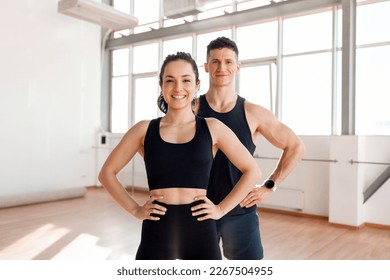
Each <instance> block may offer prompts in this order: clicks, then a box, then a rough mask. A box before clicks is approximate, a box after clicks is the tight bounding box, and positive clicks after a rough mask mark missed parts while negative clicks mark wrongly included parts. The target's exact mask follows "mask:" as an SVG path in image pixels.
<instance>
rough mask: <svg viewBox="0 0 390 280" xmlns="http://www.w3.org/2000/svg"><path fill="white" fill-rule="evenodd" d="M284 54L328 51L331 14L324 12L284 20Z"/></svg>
mask: <svg viewBox="0 0 390 280" xmlns="http://www.w3.org/2000/svg"><path fill="white" fill-rule="evenodd" d="M283 39H284V46H283V52H284V54H291V53H300V52H307V51H315V50H323V49H330V48H331V47H332V13H331V12H325V13H319V14H313V15H308V16H301V17H295V18H290V19H285V20H284V23H283Z"/></svg>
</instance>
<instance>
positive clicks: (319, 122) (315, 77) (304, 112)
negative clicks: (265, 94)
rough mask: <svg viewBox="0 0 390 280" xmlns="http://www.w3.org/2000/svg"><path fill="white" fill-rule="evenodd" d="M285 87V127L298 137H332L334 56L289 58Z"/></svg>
mask: <svg viewBox="0 0 390 280" xmlns="http://www.w3.org/2000/svg"><path fill="white" fill-rule="evenodd" d="M282 87H283V99H282V118H283V122H284V123H286V124H287V125H288V126H290V127H291V128H292V129H293V130H294V131H295V132H296V133H297V134H304V135H330V134H331V133H332V131H331V127H332V125H331V123H332V57H331V53H324V54H315V55H304V56H296V57H289V58H285V59H284V61H283V85H282Z"/></svg>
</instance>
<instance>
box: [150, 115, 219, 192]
mask: <svg viewBox="0 0 390 280" xmlns="http://www.w3.org/2000/svg"><path fill="white" fill-rule="evenodd" d="M195 120H196V132H195V136H194V138H193V139H192V140H190V141H189V142H187V143H179V144H175V143H169V142H166V141H164V140H163V139H162V138H161V136H160V121H161V118H157V119H154V120H152V121H150V124H149V127H148V130H147V132H146V135H145V141H144V161H145V167H146V174H147V178H148V184H149V189H150V190H154V189H164V188H199V189H207V186H208V182H209V177H210V170H211V165H212V162H213V141H212V138H211V135H210V131H209V128H208V126H207V123H206V120H205V119H204V118H200V117H195Z"/></svg>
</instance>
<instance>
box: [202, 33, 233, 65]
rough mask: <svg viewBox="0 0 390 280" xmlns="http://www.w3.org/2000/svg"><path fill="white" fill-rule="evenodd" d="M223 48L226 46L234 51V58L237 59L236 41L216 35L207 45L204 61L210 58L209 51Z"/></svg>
mask: <svg viewBox="0 0 390 280" xmlns="http://www.w3.org/2000/svg"><path fill="white" fill-rule="evenodd" d="M223 48H228V49H231V50H232V51H234V52H235V53H236V58H237V59H238V47H237V45H236V43H235V42H234V41H233V40H230V39H229V38H226V37H218V38H217V39H215V40H212V41H211V42H210V43H209V45H208V46H207V57H206V61H208V60H209V58H210V52H211V51H212V50H215V49H223Z"/></svg>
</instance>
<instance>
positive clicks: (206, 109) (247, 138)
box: [198, 95, 256, 215]
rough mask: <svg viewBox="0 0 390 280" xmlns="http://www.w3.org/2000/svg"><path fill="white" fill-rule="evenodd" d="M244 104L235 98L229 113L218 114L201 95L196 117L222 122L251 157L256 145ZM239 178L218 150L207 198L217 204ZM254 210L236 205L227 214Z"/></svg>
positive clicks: (242, 100) (234, 168) (241, 98)
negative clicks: (210, 118)
mask: <svg viewBox="0 0 390 280" xmlns="http://www.w3.org/2000/svg"><path fill="white" fill-rule="evenodd" d="M244 103H245V99H244V98H243V97H241V96H237V102H236V105H235V106H234V108H233V109H232V110H231V111H230V112H226V113H218V112H216V111H214V110H213V109H212V108H211V107H210V105H209V104H208V103H207V100H206V96H205V95H201V96H200V97H199V109H198V116H201V117H213V118H216V119H219V120H220V121H222V122H223V123H224V124H225V125H227V126H228V127H229V128H230V129H231V130H232V131H233V132H234V133H235V134H236V135H237V137H238V139H240V141H241V143H242V144H243V145H244V146H245V147H246V148H247V149H248V151H249V152H250V153H251V154H252V155H253V154H254V152H255V149H256V145H255V144H254V143H253V140H252V133H251V131H250V128H249V125H248V122H247V120H246V115H245V107H244ZM241 176H242V173H241V171H240V170H238V169H237V168H236V167H235V166H234V165H233V164H232V163H231V162H230V161H229V160H228V158H227V157H226V156H225V155H224V154H223V153H222V152H221V151H220V150H218V152H217V154H216V156H215V158H214V161H213V166H212V168H211V174H210V180H209V188H208V190H207V196H208V197H209V198H210V199H211V201H213V202H214V203H215V204H218V203H219V202H221V201H222V200H223V199H224V198H225V196H226V195H228V193H229V192H230V191H231V190H232V189H233V187H234V185H235V184H236V183H237V181H238V180H239V179H240V178H241ZM255 210H256V205H254V206H252V207H250V208H242V207H241V206H240V205H237V206H236V207H235V208H234V209H233V210H232V211H230V212H229V213H228V215H239V214H245V213H248V212H252V211H255Z"/></svg>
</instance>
